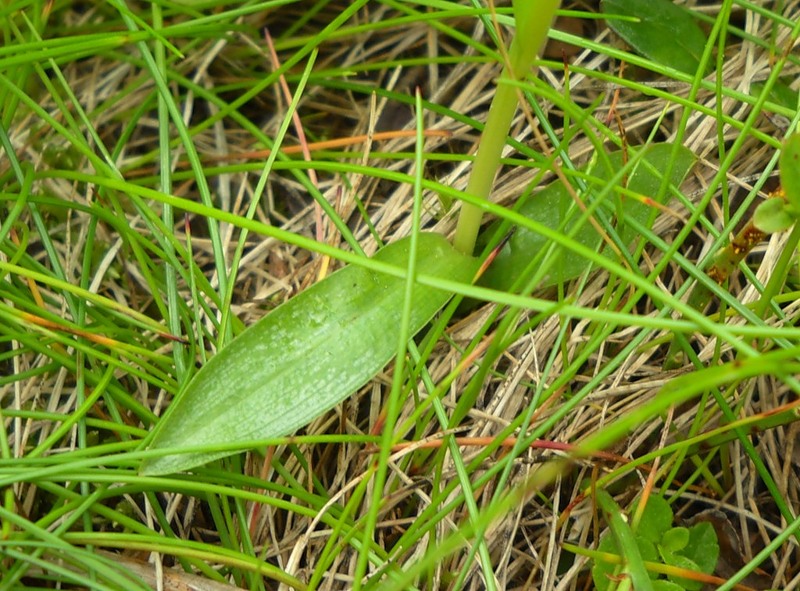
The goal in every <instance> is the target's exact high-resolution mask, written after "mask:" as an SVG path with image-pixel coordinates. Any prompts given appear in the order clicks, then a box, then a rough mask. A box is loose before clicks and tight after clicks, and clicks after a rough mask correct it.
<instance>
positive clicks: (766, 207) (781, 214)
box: [753, 197, 796, 234]
mask: <svg viewBox="0 0 800 591" xmlns="http://www.w3.org/2000/svg"><path fill="white" fill-rule="evenodd" d="M795 219H796V216H795V214H794V212H793V211H792V210H791V208H790V207H789V204H788V203H787V202H786V201H784V200H783V199H781V198H779V197H773V198H771V199H767V200H766V201H762V202H761V203H760V204H759V205H758V207H756V210H755V212H754V213H753V225H754V226H755V227H756V228H758V229H759V230H761V231H762V232H764V233H765V234H772V233H773V232H782V231H783V230H788V229H789V228H791V227H792V224H794V222H795Z"/></svg>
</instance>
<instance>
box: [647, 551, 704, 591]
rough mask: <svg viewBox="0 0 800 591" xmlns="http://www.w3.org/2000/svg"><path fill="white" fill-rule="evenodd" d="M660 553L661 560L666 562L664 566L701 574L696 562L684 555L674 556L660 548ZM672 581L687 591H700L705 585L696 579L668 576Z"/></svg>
mask: <svg viewBox="0 0 800 591" xmlns="http://www.w3.org/2000/svg"><path fill="white" fill-rule="evenodd" d="M658 550H659V553H660V554H661V560H663V561H664V564H667V565H669V566H674V567H677V568H682V569H684V570H688V571H692V572H700V567H698V566H697V564H696V563H695V561H694V560H691V559H690V558H687V557H686V556H683V555H682V554H674V553H672V552H670V551H668V550H666V549H665V548H664V547H662V546H659V548H658ZM667 577H668V578H669V580H670V581H672V582H673V583H675V584H676V585H680V586H681V587H683V588H684V589H685V590H686V591H700V589H701V587H702V586H703V583H701V582H700V581H696V580H694V579H687V578H684V577H678V576H675V575H672V574H670V575H667Z"/></svg>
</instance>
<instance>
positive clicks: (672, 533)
mask: <svg viewBox="0 0 800 591" xmlns="http://www.w3.org/2000/svg"><path fill="white" fill-rule="evenodd" d="M596 498H597V504H598V505H599V507H600V508H601V509H602V511H603V513H604V515H605V517H606V519H607V521H608V523H609V528H610V531H609V532H607V533H606V534H605V535H604V536H603V537H602V538H601V539H600V544H599V545H598V548H597V550H598V552H599V553H600V554H598V556H600V555H605V556H607V557H611V556H615V557H619V558H620V559H621V560H619V561H613V562H612V561H604V560H601V559H600V558H597V559H596V560H595V563H594V566H593V567H592V579H593V580H594V584H595V587H596V588H597V590H598V591H613V590H615V589H622V588H623V586H622V581H629V582H630V583H632V586H633V588H634V589H636V591H645V590H647V589H652V590H654V591H679V590H685V591H699V589H700V588H701V587H702V585H703V582H702V581H701V580H698V579H700V578H702V577H698V576H697V574H698V573H699V574H701V575H710V574H711V573H713V572H714V568H715V567H716V565H717V559H718V558H719V542H718V540H717V534H716V532H715V531H714V528H713V526H712V525H711V524H710V523H708V522H700V523H697V524H695V525H693V526H691V527H688V528H687V527H681V526H673V525H672V521H673V515H672V508H671V507H670V506H669V503H668V502H667V501H665V500H664V499H663V498H661V497H657V496H653V497H650V498H649V499H648V500H647V505H646V506H645V507H644V510H643V512H642V514H641V518H640V519H639V522H638V524H637V525H636V526H635V527H633V526H632V525H631V524H630V523H629V522H628V520H627V519H626V518H625V517H624V515H623V513H622V510H621V509H620V508H619V506H618V505H617V504H616V502H614V500H613V499H612V498H611V495H609V494H608V493H607V492H605V491H602V490H600V491H597V495H596ZM639 502H641V499H639V500H638V501H637V503H636V505H638V503H639ZM631 513H632V514H634V513H636V511H632V512H631ZM620 562H621V564H620ZM654 564H658V565H661V566H662V568H658V569H655V568H653V565H654ZM663 567H667V568H663ZM656 570H658V571H659V572H656ZM628 588H629V589H630V587H628Z"/></svg>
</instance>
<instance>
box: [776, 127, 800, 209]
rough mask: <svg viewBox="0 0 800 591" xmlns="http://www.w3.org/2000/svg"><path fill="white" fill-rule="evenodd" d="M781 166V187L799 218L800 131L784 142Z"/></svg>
mask: <svg viewBox="0 0 800 591" xmlns="http://www.w3.org/2000/svg"><path fill="white" fill-rule="evenodd" d="M780 168H781V172H780V174H781V188H782V189H783V193H784V195H785V196H786V201H788V202H789V205H790V206H791V208H792V213H794V214H795V218H797V216H798V215H800V133H796V134H794V135H793V136H792V137H790V138H789V139H787V140H786V141H785V142H784V144H783V149H782V150H781V159H780Z"/></svg>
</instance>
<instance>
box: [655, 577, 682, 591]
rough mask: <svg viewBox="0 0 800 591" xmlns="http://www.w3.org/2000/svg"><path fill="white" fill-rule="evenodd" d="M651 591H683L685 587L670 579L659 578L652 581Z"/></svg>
mask: <svg viewBox="0 0 800 591" xmlns="http://www.w3.org/2000/svg"><path fill="white" fill-rule="evenodd" d="M653 591H685V589H684V588H683V587H681V586H680V585H676V584H675V583H673V582H672V581H667V580H664V579H660V580H658V581H653Z"/></svg>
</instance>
